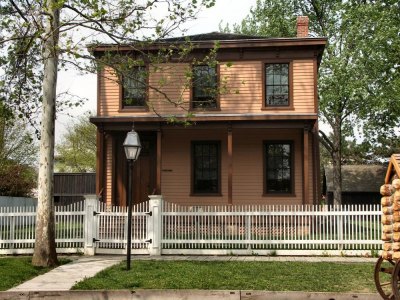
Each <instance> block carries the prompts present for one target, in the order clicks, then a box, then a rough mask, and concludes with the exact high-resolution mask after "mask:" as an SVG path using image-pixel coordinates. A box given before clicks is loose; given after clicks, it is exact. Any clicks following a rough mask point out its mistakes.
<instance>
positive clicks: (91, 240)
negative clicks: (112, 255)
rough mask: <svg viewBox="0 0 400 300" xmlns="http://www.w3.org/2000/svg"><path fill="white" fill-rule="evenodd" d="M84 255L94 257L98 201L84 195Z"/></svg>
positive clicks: (95, 198) (94, 196) (93, 197)
mask: <svg viewBox="0 0 400 300" xmlns="http://www.w3.org/2000/svg"><path fill="white" fill-rule="evenodd" d="M84 197H85V212H86V215H85V232H84V236H85V246H84V254H85V255H95V253H96V243H95V239H96V238H97V218H95V216H96V212H97V208H98V203H99V200H98V198H97V196H96V195H85V196H84Z"/></svg>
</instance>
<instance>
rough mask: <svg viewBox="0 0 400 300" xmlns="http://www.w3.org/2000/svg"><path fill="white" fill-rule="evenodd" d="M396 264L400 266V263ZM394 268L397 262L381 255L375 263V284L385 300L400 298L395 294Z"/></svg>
mask: <svg viewBox="0 0 400 300" xmlns="http://www.w3.org/2000/svg"><path fill="white" fill-rule="evenodd" d="M396 265H397V266H400V265H399V264H396ZM394 269H395V262H394V261H392V260H386V259H383V257H382V256H380V257H379V259H378V261H377V262H376V264H375V272H374V279H375V286H376V289H377V290H378V293H379V294H380V295H381V297H382V298H383V299H385V300H394V299H400V298H395V296H394V295H393V289H392V287H393V280H392V278H393V276H392V274H393V273H394ZM399 271H400V267H399Z"/></svg>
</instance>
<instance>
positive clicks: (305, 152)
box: [303, 126, 309, 204]
mask: <svg viewBox="0 0 400 300" xmlns="http://www.w3.org/2000/svg"><path fill="white" fill-rule="evenodd" d="M308 144H309V127H308V126H305V127H304V131H303V204H308V201H309V197H308V194H309V162H308V159H309V155H308V150H309V145H308Z"/></svg>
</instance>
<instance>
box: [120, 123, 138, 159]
mask: <svg viewBox="0 0 400 300" xmlns="http://www.w3.org/2000/svg"><path fill="white" fill-rule="evenodd" d="M123 146H124V149H125V155H126V159H128V160H133V161H135V160H137V159H138V157H139V154H140V150H142V145H141V144H140V139H139V135H138V134H137V132H136V131H135V130H133V129H132V131H129V132H128V134H127V135H126V138H125V141H124V144H123Z"/></svg>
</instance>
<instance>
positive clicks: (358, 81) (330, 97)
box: [228, 0, 400, 203]
mask: <svg viewBox="0 0 400 300" xmlns="http://www.w3.org/2000/svg"><path fill="white" fill-rule="evenodd" d="M276 12H285V13H281V14H278V15H277V14H276ZM298 15H305V16H308V17H309V19H310V35H311V36H322V37H327V39H328V44H327V46H326V49H325V52H324V56H323V60H322V63H321V66H320V69H319V85H318V92H319V105H320V117H321V119H322V121H323V122H325V123H326V124H328V125H329V126H330V129H331V133H330V134H329V133H327V132H321V142H322V144H323V145H324V147H325V148H326V149H327V151H328V152H329V155H330V156H331V161H332V163H333V166H334V186H335V187H336V188H337V189H336V190H335V191H334V199H335V203H341V164H342V160H343V151H344V145H343V140H345V139H355V138H358V139H361V140H363V142H364V144H365V145H369V147H368V148H367V149H369V150H372V149H374V147H373V146H374V145H376V144H377V141H379V140H382V136H384V137H385V138H386V139H388V138H393V139H396V131H395V127H396V126H397V125H398V122H399V117H400V111H399V110H400V105H399V103H400V102H399V100H400V99H399V97H400V96H399V95H400V94H399V88H400V81H399V78H400V76H399V75H400V73H399V67H400V66H399V63H398V62H399V61H400V60H399V58H400V57H399V53H400V38H399V33H398V28H399V26H400V7H399V3H398V1H393V0H389V1H379V0H378V1H370V0H366V1H361V0H351V1H345V0H333V1H322V0H305V1H298V0H288V1H283V0H265V1H262V0H258V1H257V4H256V7H255V8H253V9H252V10H251V13H250V14H249V16H248V17H246V18H245V19H244V20H243V22H242V23H241V24H236V25H234V26H233V30H235V31H236V32H245V33H252V34H259V35H263V36H264V35H265V36H271V34H275V36H276V37H283V36H286V37H287V36H295V34H294V32H293V28H295V26H294V24H295V18H296V16H298ZM282 27H284V28H282ZM228 29H229V27H228ZM380 146H382V145H380ZM359 149H360V148H359Z"/></svg>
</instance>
